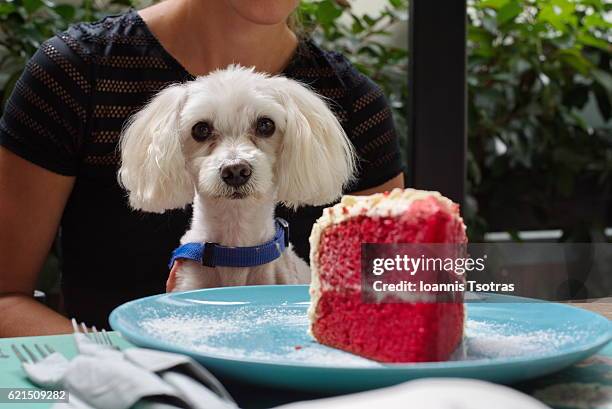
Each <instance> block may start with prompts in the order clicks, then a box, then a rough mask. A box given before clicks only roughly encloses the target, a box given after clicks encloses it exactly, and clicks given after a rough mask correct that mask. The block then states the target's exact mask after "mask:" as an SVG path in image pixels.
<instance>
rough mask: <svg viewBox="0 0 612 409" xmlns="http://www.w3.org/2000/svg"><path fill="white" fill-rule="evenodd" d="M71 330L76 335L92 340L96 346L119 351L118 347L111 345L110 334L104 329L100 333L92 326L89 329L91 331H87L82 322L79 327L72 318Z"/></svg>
mask: <svg viewBox="0 0 612 409" xmlns="http://www.w3.org/2000/svg"><path fill="white" fill-rule="evenodd" d="M72 328H73V330H74V332H75V334H78V333H82V334H85V336H86V337H87V338H89V339H90V340H92V341H93V342H95V343H96V344H98V345H103V346H106V347H108V348H112V349H117V350H118V349H119V347H117V346H116V345H115V344H113V340H112V339H111V337H110V334H109V333H108V332H106V330H105V329H102V331H98V330H97V328H96V326H95V325H94V326H92V327H91V330H89V329H88V328H87V325H85V323H84V322H82V323H81V324H80V325H79V324H78V323H77V320H76V319H74V318H73V319H72Z"/></svg>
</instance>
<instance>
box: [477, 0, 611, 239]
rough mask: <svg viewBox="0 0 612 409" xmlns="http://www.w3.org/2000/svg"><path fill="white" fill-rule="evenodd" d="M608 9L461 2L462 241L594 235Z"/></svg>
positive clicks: (562, 3)
mask: <svg viewBox="0 0 612 409" xmlns="http://www.w3.org/2000/svg"><path fill="white" fill-rule="evenodd" d="M611 7H612V6H611V5H610V3H607V4H604V2H603V1H599V0H573V1H569V0H538V1H534V0H484V1H472V2H470V3H469V22H470V25H469V33H468V40H469V41H468V64H469V65H468V89H469V98H468V99H469V128H468V129H469V162H468V183H469V194H470V201H469V203H470V205H471V206H472V209H471V212H470V216H471V218H470V227H471V228H472V229H471V236H472V238H478V237H482V234H483V233H484V231H486V230H487V229H491V228H494V229H501V230H511V231H513V230H517V229H542V228H562V229H564V233H565V235H564V237H563V239H567V240H579V241H584V240H587V241H590V240H592V239H597V238H602V237H603V234H602V228H603V226H604V225H605V223H606V218H608V220H609V218H610V214H608V209H609V208H610V194H609V193H610V180H611V171H612V128H611V126H610V117H611V105H612V75H611V74H610V72H611V59H610V57H611V52H612V44H611V42H610V40H611V39H612V28H611V27H612V26H611V25H610V23H609V22H606V21H605V19H604V17H603V16H604V14H605V13H609V12H610V10H611ZM476 206H478V209H477V211H476Z"/></svg>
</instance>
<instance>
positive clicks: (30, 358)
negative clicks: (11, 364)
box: [11, 344, 55, 364]
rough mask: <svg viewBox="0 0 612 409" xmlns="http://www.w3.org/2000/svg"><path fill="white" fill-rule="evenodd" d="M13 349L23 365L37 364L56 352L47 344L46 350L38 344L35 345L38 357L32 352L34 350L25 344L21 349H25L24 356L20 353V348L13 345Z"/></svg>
mask: <svg viewBox="0 0 612 409" xmlns="http://www.w3.org/2000/svg"><path fill="white" fill-rule="evenodd" d="M11 349H12V350H13V352H14V353H15V355H16V356H17V359H19V360H20V361H21V363H22V364H27V363H31V364H35V363H37V362H39V361H40V360H42V359H45V358H46V357H48V356H49V355H51V354H52V353H54V352H55V350H54V349H53V348H51V347H50V346H49V345H47V344H45V345H44V348H43V347H41V346H40V345H38V344H34V349H36V351H37V352H38V355H36V354H35V353H34V352H32V350H31V349H30V348H28V347H27V346H26V345H25V344H21V349H23V351H24V353H23V354H22V353H21V351H19V348H18V347H17V345H15V344H12V345H11Z"/></svg>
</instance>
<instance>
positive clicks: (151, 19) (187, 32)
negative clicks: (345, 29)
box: [138, 0, 298, 76]
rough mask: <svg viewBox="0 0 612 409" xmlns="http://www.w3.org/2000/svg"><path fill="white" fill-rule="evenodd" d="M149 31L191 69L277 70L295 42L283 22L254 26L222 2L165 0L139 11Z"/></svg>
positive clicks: (202, 71)
mask: <svg viewBox="0 0 612 409" xmlns="http://www.w3.org/2000/svg"><path fill="white" fill-rule="evenodd" d="M138 13H139V14H140V16H141V17H142V19H143V20H144V21H145V23H146V24H147V27H148V28H149V30H150V31H151V32H152V33H153V34H154V35H155V36H156V37H157V39H158V40H159V41H160V43H161V44H162V45H163V46H164V48H165V49H166V51H168V53H170V54H171V55H172V56H173V57H174V58H175V59H176V60H177V61H178V62H179V63H180V64H181V65H182V66H183V67H184V68H185V69H186V70H187V71H188V72H189V73H191V74H193V75H196V76H199V75H206V74H208V73H209V72H211V71H213V70H215V69H218V68H225V67H227V66H228V65H230V64H241V65H243V66H247V67H250V66H254V67H255V68H256V69H257V70H258V71H262V72H269V73H273V74H274V73H278V72H281V71H282V70H283V68H284V67H285V66H286V65H287V64H288V63H289V61H290V60H291V57H292V56H293V54H294V52H295V49H296V47H297V44H298V39H297V37H296V35H295V34H294V33H293V32H292V31H291V30H290V29H289V27H288V26H287V24H285V23H284V22H283V23H279V24H269V25H264V24H255V23H253V22H251V21H248V20H246V19H244V18H243V17H242V16H240V15H239V14H238V13H236V12H235V11H234V10H232V9H231V8H230V7H228V6H227V5H226V4H225V2H224V1H218V0H211V1H208V0H166V1H164V2H161V3H159V4H157V5H154V6H152V7H148V8H146V9H144V10H140V11H139V12H138Z"/></svg>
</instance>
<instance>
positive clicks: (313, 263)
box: [308, 188, 465, 323]
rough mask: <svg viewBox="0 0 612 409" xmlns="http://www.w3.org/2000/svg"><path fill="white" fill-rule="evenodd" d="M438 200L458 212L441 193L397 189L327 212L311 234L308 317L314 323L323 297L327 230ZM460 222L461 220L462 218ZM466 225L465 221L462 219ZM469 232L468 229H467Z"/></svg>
mask: <svg viewBox="0 0 612 409" xmlns="http://www.w3.org/2000/svg"><path fill="white" fill-rule="evenodd" d="M428 197H435V198H436V199H438V200H437V201H438V203H439V204H440V205H441V206H442V207H445V208H446V209H445V210H447V211H448V212H449V213H454V212H455V210H454V209H455V206H456V205H455V203H453V201H451V200H450V199H448V198H447V197H444V196H442V195H441V194H440V193H439V192H434V191H426V190H416V189H399V188H396V189H393V190H392V191H391V192H388V193H376V194H373V195H370V196H350V195H346V196H343V197H342V200H340V203H338V204H336V205H334V206H332V207H328V208H326V209H324V210H323V215H322V216H321V217H320V218H319V219H318V220H317V221H316V223H315V224H314V225H313V226H312V231H311V233H310V238H309V242H310V270H311V273H312V279H311V281H310V301H311V302H310V308H309V309H308V317H309V319H310V322H311V323H313V322H314V319H315V310H316V306H317V304H318V300H319V297H320V296H321V291H320V287H321V282H320V281H319V272H318V268H319V266H318V263H317V260H318V249H319V240H320V239H321V234H322V233H323V231H324V230H325V229H326V228H327V227H329V226H331V225H333V224H338V223H342V222H344V221H346V220H348V219H351V218H353V217H357V216H367V217H394V216H398V215H400V214H402V213H404V212H406V211H407V210H408V209H409V208H410V206H412V204H413V203H414V202H415V201H417V200H421V199H426V198H428ZM458 217H459V219H461V217H460V216H459V215H458ZM461 221H462V222H463V219H461ZM464 229H465V226H464Z"/></svg>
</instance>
